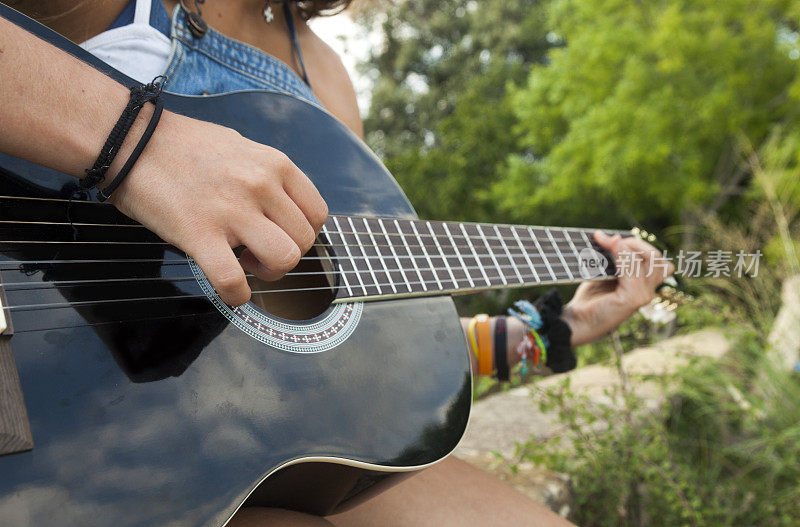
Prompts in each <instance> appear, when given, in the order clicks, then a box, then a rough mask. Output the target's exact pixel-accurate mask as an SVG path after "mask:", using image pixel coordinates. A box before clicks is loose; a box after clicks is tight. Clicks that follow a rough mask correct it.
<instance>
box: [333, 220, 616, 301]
mask: <svg viewBox="0 0 800 527" xmlns="http://www.w3.org/2000/svg"><path fill="white" fill-rule="evenodd" d="M594 231H595V229H579V228H563V227H535V226H524V225H498V224H486V223H459V222H440V221H422V220H405V219H387V218H367V217H361V216H331V217H330V218H328V221H327V222H326V224H325V226H324V227H323V229H322V235H321V236H322V238H323V240H324V243H325V246H326V248H327V251H328V256H329V257H330V259H331V261H333V262H335V265H336V267H337V268H338V273H337V274H338V280H339V282H338V284H335V285H336V299H335V301H336V302H344V301H349V300H370V299H376V298H400V297H408V296H430V295H441V294H452V293H459V292H468V291H482V290H487V289H500V288H510V287H526V286H536V285H548V284H569V283H575V282H581V281H584V280H586V279H594V280H603V279H609V278H612V277H613V276H614V272H615V268H614V264H613V259H611V258H610V257H609V255H608V254H607V253H606V252H605V251H604V250H602V249H600V248H599V247H598V246H597V245H596V244H595V243H594V241H593V232H594ZM606 232H607V233H609V234H614V233H619V234H623V235H628V233H627V232H622V231H606Z"/></svg>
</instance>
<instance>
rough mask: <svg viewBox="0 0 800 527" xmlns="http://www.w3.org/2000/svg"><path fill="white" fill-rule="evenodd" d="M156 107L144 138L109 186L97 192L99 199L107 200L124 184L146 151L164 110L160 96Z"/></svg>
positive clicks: (143, 135)
mask: <svg viewBox="0 0 800 527" xmlns="http://www.w3.org/2000/svg"><path fill="white" fill-rule="evenodd" d="M155 104H156V109H155V111H154V112H153V116H152V117H150V122H149V123H147V128H145V130H144V134H142V138H141V139H139V142H138V143H137V144H136V148H134V149H133V152H132V153H131V156H130V157H129V158H128V160H127V161H125V164H124V165H122V168H121V169H120V171H119V173H118V174H117V176H116V177H115V178H114V180H113V181H111V183H109V184H108V186H107V187H106V188H104V189H102V190H99V191H98V192H97V200H98V201H101V202H103V201H106V200H107V199H108V198H110V197H111V194H113V193H114V191H115V190H117V188H118V187H119V186H120V185H121V184H122V182H123V181H124V180H125V178H126V177H127V176H128V174H129V173H130V171H131V169H132V168H133V165H134V164H135V163H136V161H138V160H139V156H141V155H142V152H143V151H144V147H146V146H147V143H148V142H149V141H150V138H151V137H153V132H155V131H156V126H158V121H160V120H161V114H162V113H163V111H164V103H162V102H161V99H160V98H156V102H155Z"/></svg>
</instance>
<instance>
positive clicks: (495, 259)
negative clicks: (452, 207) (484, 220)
mask: <svg viewBox="0 0 800 527" xmlns="http://www.w3.org/2000/svg"><path fill="white" fill-rule="evenodd" d="M476 227H478V234H480V235H481V238H483V244H484V245H485V246H486V249H488V250H489V257H491V259H492V263H494V265H495V267H496V268H498V269H500V263H499V262H498V261H497V258H495V256H494V251H493V250H492V248H491V246H490V245H489V241H488V240H487V239H486V235H485V234H484V233H483V229H482V228H481V224H480V223H478V224H476ZM497 274H498V275H499V276H500V280H501V281H502V282H503V285H508V280H506V276H505V274H503V273H501V272H500V271H498V272H497Z"/></svg>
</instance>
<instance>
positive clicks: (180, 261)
mask: <svg viewBox="0 0 800 527" xmlns="http://www.w3.org/2000/svg"><path fill="white" fill-rule="evenodd" d="M0 243H8V242H0ZM18 243H19V244H24V243H31V242H24V241H21V240H20V241H18ZM32 243H33V244H35V245H41V244H49V243H53V242H45V241H42V242H37V241H34V242H32ZM64 243H71V244H80V243H89V242H64ZM91 243H92V244H94V245H97V244H100V245H103V244H107V243H106V242H91ZM357 247H359V246H357V245H356V246H352V247H350V248H351V249H353V248H357ZM364 247H368V246H364ZM395 248H396V249H403V246H397V247H395ZM560 248H561V247H559V249H560ZM586 248H591V247H590V246H582V247H578V246H576V249H581V250H582V249H586ZM477 249H479V248H476V251H475V253H476V255H477V257H478V258H489V257H491V256H492V255H493V254H494V256H495V257H496V258H503V259H508V256H507V255H506V254H504V252H505V251H503V252H502V253H491V252H480V251H478V250H477ZM531 249H532V250H531V251H530V252H522V251H520V252H516V251H513V252H512V251H509V253H510V254H511V256H512V257H524V256H525V255H529V256H534V257H536V256H539V257H562V256H563V257H564V258H574V259H576V260H578V259H580V255H576V254H575V251H574V250H572V248H570V249H568V250H565V251H562V252H560V253H559V252H547V251H539V250H538V249H537V250H535V251H534V250H533V248H531ZM21 250H23V249H21ZM166 250H174V251H175V252H181V253H183V251H181V250H180V249H177V248H175V247H168V248H166ZM184 254H185V253H184ZM429 256H430V257H431V258H438V259H444V258H458V256H459V254H456V253H454V254H444V253H440V254H435V255H434V254H431V255H429ZM461 257H462V258H472V259H474V258H475V255H473V254H472V252H469V253H461ZM397 258H426V256H425V255H424V254H405V255H403V254H398V255H397ZM366 259H372V260H374V259H384V260H387V261H393V260H395V256H394V255H389V254H378V251H376V254H375V255H367V254H364V255H357V256H336V255H335V254H334V255H328V256H303V257H301V258H300V261H307V260H346V261H360V260H366ZM115 262H117V263H176V264H186V263H187V262H188V259H184V258H181V257H178V258H173V259H169V258H168V259H163V258H155V259H147V258H132V259H125V258H118V259H114V258H108V259H97V260H94V259H82V260H64V259H53V260H14V259H9V260H3V261H0V265H2V264H5V263H11V264H15V265H16V264H28V265H37V264H50V263H59V264H70V263H115ZM13 269H15V267H9V268H3V267H0V270H13Z"/></svg>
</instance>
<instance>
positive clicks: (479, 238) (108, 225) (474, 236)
mask: <svg viewBox="0 0 800 527" xmlns="http://www.w3.org/2000/svg"><path fill="white" fill-rule="evenodd" d="M332 217H333V216H332ZM335 217H337V218H347V217H349V216H335ZM352 217H353V218H358V219H361V218H363V217H361V216H352ZM368 219H371V218H368ZM375 219H377V218H375ZM380 219H381V220H383V219H384V218H380ZM390 221H394V220H390ZM398 221H402V222H408V223H409V224H410V223H411V222H412V221H413V222H416V224H423V225H426V226H427V224H428V223H430V224H431V225H432V226H433V225H443V224H445V223H447V225H461V223H458V222H439V221H425V220H398ZM2 224H5V225H41V226H52V225H56V226H62V227H106V228H111V227H113V228H122V229H127V228H138V229H146V227H145V226H144V225H141V224H119V223H81V222H72V223H70V222H39V221H21V220H0V225H2ZM326 225H327V223H326ZM463 225H473V224H470V223H464V224H463ZM475 225H477V224H475ZM480 225H483V226H487V225H490V226H492V227H494V225H495V224H493V223H492V224H480ZM497 226H498V227H508V228H516V229H519V230H520V231H522V236H520V238H521V239H523V241H524V239H525V237H526V233H527V231H528V229H529V228H530V229H533V230H542V231H546V230H550V231H551V233H555V234H558V233H561V234H564V233H566V232H573V233H574V232H577V233H582V234H587V235H588V234H593V233H594V232H595V231H597V230H602V231H603V232H606V233H613V234H626V235H627V234H630V233H628V232H626V231H620V230H615V229H590V228H579V227H542V226H527V225H501V224H497ZM322 234H338V235H340V236H341V235H344V234H351V235H354V236H370V235H373V236H399V237H404V238H414V239H421V240H428V239H430V240H433V239H434V238H442V239H445V240H453V239H454V238H463V239H464V240H467V239H469V240H475V241H482V240H483V238H484V237H485V238H486V239H487V240H501V241H505V240H508V241H512V242H515V243H516V242H517V238H516V237H514V236H490V235H486V236H480V235H479V234H470V235H469V236H465V235H463V234H452V235H448V234H437V233H433V234H429V233H421V234H415V233H406V232H386V233H384V232H383V231H382V230H381V231H375V232H369V231H358V230H356V231H345V230H338V229H337V230H330V229H327V228H326V229H325V231H323V233H322ZM468 234H469V233H468ZM545 235H546V233H545ZM529 239H530V240H531V241H534V240H535V239H534V238H529ZM545 241H547V240H545ZM556 241H568V239H567V236H565V237H564V239H563V240H556ZM426 247H428V246H426ZM464 247H466V246H464Z"/></svg>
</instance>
